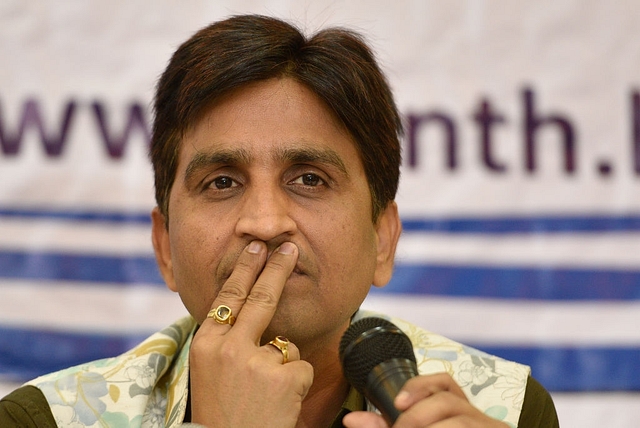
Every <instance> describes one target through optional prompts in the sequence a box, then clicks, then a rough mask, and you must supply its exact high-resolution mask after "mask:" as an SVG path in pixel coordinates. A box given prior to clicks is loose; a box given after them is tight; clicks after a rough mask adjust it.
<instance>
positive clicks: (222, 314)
mask: <svg viewBox="0 0 640 428" xmlns="http://www.w3.org/2000/svg"><path fill="white" fill-rule="evenodd" d="M207 318H213V319H214V320H215V322H217V323H218V324H229V325H233V324H234V323H235V322H236V317H234V316H233V314H232V313H231V308H230V307H229V306H227V305H220V306H218V307H217V308H215V309H211V310H210V311H209V313H208V314H207Z"/></svg>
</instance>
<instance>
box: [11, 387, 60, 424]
mask: <svg viewBox="0 0 640 428" xmlns="http://www.w3.org/2000/svg"><path fill="white" fill-rule="evenodd" d="M56 426H57V425H56V421H55V419H54V418H53V414H52V413H51V409H50V407H49V403H47V399H46V398H45V397H44V395H43V394H42V392H41V391H40V390H39V389H38V388H36V387H35V386H30V385H28V386H23V387H20V388H18V389H16V390H15V391H13V392H12V393H10V394H9V395H7V396H5V397H4V398H3V399H2V400H0V427H7V428H10V427H25V428H32V427H33V428H40V427H42V428H55V427H56Z"/></svg>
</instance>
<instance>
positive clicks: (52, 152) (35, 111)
mask: <svg viewBox="0 0 640 428" xmlns="http://www.w3.org/2000/svg"><path fill="white" fill-rule="evenodd" d="M75 111H76V103H75V101H69V102H67V107H66V109H65V111H64V114H63V116H62V125H61V126H60V130H59V132H58V135H51V134H50V133H49V132H47V131H46V130H45V127H44V120H43V119H42V114H41V113H40V106H39V105H38V102H37V101H36V100H32V99H30V100H27V101H26V102H25V103H24V107H23V110H22V118H21V119H20V126H19V127H18V131H17V132H16V133H14V134H13V135H9V134H10V133H9V132H7V130H6V129H5V126H4V123H3V121H2V115H0V147H2V152H3V153H4V154H5V155H7V156H15V155H17V154H18V153H20V148H21V146H22V137H23V135H24V132H25V130H26V129H27V127H28V126H35V127H36V128H37V130H38V133H39V134H40V139H41V140H42V143H43V145H44V149H45V151H46V153H47V155H48V156H51V157H57V156H60V155H61V154H62V150H63V149H64V146H65V143H66V141H67V134H68V132H69V128H70V126H71V121H72V120H73V117H74V114H75Z"/></svg>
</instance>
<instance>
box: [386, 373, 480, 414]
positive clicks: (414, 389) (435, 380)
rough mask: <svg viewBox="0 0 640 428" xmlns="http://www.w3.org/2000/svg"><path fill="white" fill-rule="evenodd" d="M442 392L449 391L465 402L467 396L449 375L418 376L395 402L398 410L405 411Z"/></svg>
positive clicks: (408, 383)
mask: <svg viewBox="0 0 640 428" xmlns="http://www.w3.org/2000/svg"><path fill="white" fill-rule="evenodd" d="M441 391H448V392H450V393H452V394H454V395H456V396H458V397H460V398H463V399H464V400H467V397H466V395H464V392H463V391H462V389H461V388H460V386H458V384H457V383H456V382H455V381H454V380H453V378H452V377H451V376H450V375H449V374H448V373H437V374H433V375H426V376H416V377H414V378H411V379H409V380H408V381H407V382H406V383H405V384H404V386H403V387H402V390H401V391H400V392H399V393H398V395H397V396H396V398H395V400H394V405H395V406H396V408H397V409H398V410H405V409H407V408H409V407H411V406H412V405H413V404H415V403H417V402H418V401H420V400H422V399H424V398H427V397H429V396H431V395H433V394H436V393H438V392H441Z"/></svg>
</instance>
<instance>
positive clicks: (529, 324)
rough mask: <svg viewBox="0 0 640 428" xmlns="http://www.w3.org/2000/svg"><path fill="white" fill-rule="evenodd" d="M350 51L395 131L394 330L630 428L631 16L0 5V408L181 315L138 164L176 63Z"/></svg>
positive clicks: (612, 12)
mask: <svg viewBox="0 0 640 428" xmlns="http://www.w3.org/2000/svg"><path fill="white" fill-rule="evenodd" d="M246 12H252V13H261V14H269V15H274V16H277V17H280V18H284V19H287V20H290V21H292V22H294V23H297V24H298V26H300V27H301V28H303V29H304V30H306V31H307V32H308V33H311V32H314V31H315V30H317V29H319V28H322V27H326V26H329V25H332V26H333V25H340V26H346V27H349V28H352V29H356V30H358V31H361V32H362V33H364V34H365V35H366V37H367V38H368V40H369V42H370V43H371V45H372V46H373V47H374V50H375V51H376V53H377V55H378V57H379V59H380V61H381V64H382V66H383V68H384V70H385V72H386V73H387V75H388V78H389V81H390V83H391V86H392V87H393V89H394V92H395V94H396V97H397V102H398V105H399V108H400V110H401V112H402V114H403V116H404V119H405V124H406V135H405V138H404V141H403V151H404V152H403V153H404V155H403V158H404V160H403V169H402V181H401V187H400V192H399V195H398V203H399V206H400V212H401V216H402V219H403V224H404V229H405V232H404V234H403V237H402V239H401V242H400V249H399V254H398V260H397V268H396V272H395V276H394V279H393V280H392V282H391V284H389V286H388V287H386V288H384V289H380V290H377V289H376V290H373V291H372V294H371V295H370V296H369V298H368V299H367V301H366V302H365V306H366V307H367V308H371V309H374V310H381V311H384V312H389V313H394V314H397V315H399V316H400V317H402V318H405V319H407V320H409V321H413V322H415V323H417V324H419V325H420V326H422V327H424V328H426V329H428V330H432V331H435V332H438V333H440V334H443V335H446V336H448V337H450V338H452V339H455V340H458V341H461V342H464V343H466V344H468V345H471V346H474V347H477V348H480V349H482V350H485V351H488V352H490V353H494V354H497V355H500V356H503V357H505V358H509V359H513V360H517V361H519V362H523V363H526V364H528V365H530V366H531V368H532V371H533V375H534V376H535V377H536V378H537V379H538V380H540V382H541V383H542V384H543V385H544V386H545V387H546V388H547V389H549V390H550V391H551V392H552V395H553V397H554V400H555V402H556V406H557V409H558V413H559V416H560V422H561V425H562V426H565V427H569V426H576V427H583V428H586V427H601V426H608V427H627V426H635V425H637V421H638V420H640V393H639V391H640V197H639V196H640V77H639V74H638V70H640V3H638V2H636V1H629V0H628V1H623V0H621V1H617V2H607V1H605V0H597V1H577V0H555V1H544V0H543V1H536V2H529V1H507V0H505V1H482V0H475V1H472V0H470V1H459V0H451V1H447V2H440V1H423V0H415V1H409V0H396V1H394V2H386V1H365V0H354V1H339V0H335V1H330V0H321V1H318V0H316V1H313V2H312V1H299V0H296V1H287V0H273V1H251V0H237V1H189V2H181V1H177V0H176V1H168V0H161V1H153V2H152V1H146V2H142V1H124V0H122V1H116V0H109V1H106V0H104V1H101V0H82V1H80V0H70V1H64V2H53V1H50V2H46V1H31V0H29V1H25V0H15V1H14V0H4V1H2V2H1V3H0V63H1V64H2V65H1V66H0V396H3V395H5V394H6V393H8V392H9V391H10V390H12V389H13V388H15V387H16V386H17V385H19V384H20V383H22V382H24V381H26V380H28V379H30V378H32V377H35V376H37V375H39V374H42V373H45V372H49V371H51V370H55V369H58V368H61V367H66V366H69V365H72V364H77V363H81V362H84V361H88V360H92V359H96V358H101V357H104V356H111V355H115V354H118V353H120V352H122V351H124V350H126V349H128V348H130V347H131V346H133V345H135V344H136V343H138V342H139V341H140V340H141V339H142V338H144V337H146V336H147V335H148V334H149V333H151V332H154V331H156V330H159V329H160V328H162V327H163V326H165V325H167V324H169V323H171V322H172V321H174V320H175V319H177V318H178V317H180V316H182V315H184V314H186V311H185V309H184V308H183V307H182V304H181V302H180V299H179V298H178V297H177V296H176V295H174V294H172V293H171V292H169V291H168V290H166V288H165V287H164V285H163V283H162V280H161V278H160V276H159V274H158V272H157V270H156V267H155V261H154V258H153V252H152V248H151V242H150V221H149V212H150V210H151V208H152V207H153V205H154V201H153V180H152V174H151V168H150V164H149V162H148V160H147V157H146V150H147V145H148V141H149V134H150V121H151V116H152V111H151V108H150V103H151V100H152V94H153V89H154V85H155V82H156V80H157V78H158V76H159V74H160V73H161V72H162V71H163V69H164V67H165V65H166V63H167V61H168V60H169V57H170V55H171V54H172V52H173V51H174V50H175V48H176V47H177V46H178V45H179V44H180V43H181V42H183V41H184V40H185V39H187V38H188V37H189V36H190V35H191V34H192V33H193V32H195V31H196V30H197V29H199V28H201V27H202V26H204V25H206V24H208V23H210V22H212V21H215V20H218V19H221V18H224V17H227V16H229V15H232V14H237V13H246Z"/></svg>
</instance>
